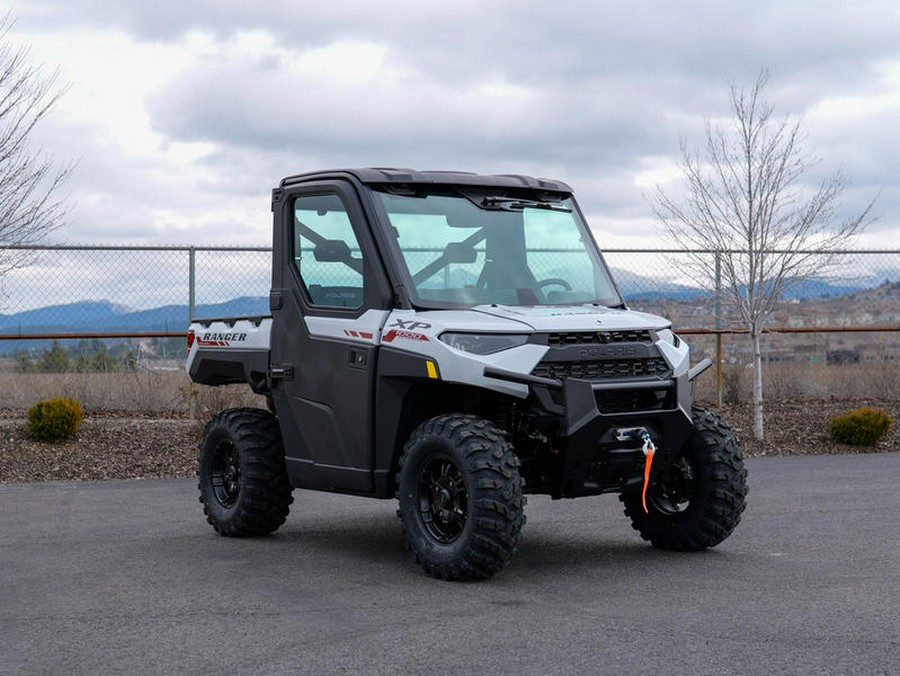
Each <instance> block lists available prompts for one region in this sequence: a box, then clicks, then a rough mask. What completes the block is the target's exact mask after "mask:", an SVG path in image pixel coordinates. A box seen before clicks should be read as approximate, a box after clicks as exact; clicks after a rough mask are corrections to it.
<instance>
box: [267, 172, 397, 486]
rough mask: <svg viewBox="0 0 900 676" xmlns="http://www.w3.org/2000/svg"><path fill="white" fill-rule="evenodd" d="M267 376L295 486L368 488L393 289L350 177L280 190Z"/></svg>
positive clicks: (275, 206) (275, 204) (276, 204)
mask: <svg viewBox="0 0 900 676" xmlns="http://www.w3.org/2000/svg"><path fill="white" fill-rule="evenodd" d="M273 210H274V212H275V231H276V233H277V235H276V246H275V251H274V252H273V257H274V265H273V288H272V295H271V299H270V307H271V310H272V316H273V326H272V337H271V363H270V383H271V391H272V398H273V402H274V405H275V410H276V411H277V413H278V420H279V424H280V426H281V433H282V437H283V439H284V444H285V451H286V456H287V467H288V473H289V475H290V478H291V482H292V483H293V485H294V486H296V487H305V488H314V489H322V490H333V491H342V492H351V493H360V494H369V493H372V492H373V490H374V481H373V469H374V468H373V464H374V451H373V436H374V419H373V412H374V387H375V373H376V362H377V360H378V342H379V339H380V331H381V328H382V326H383V324H384V322H385V320H386V318H387V316H388V313H389V307H390V298H391V294H390V287H389V285H388V283H387V280H386V275H385V273H384V269H383V266H382V264H381V261H380V259H379V257H378V255H377V251H376V249H375V246H374V243H373V240H372V234H371V227H370V224H369V223H368V221H367V218H366V215H365V213H364V211H363V209H362V207H361V205H360V202H359V198H358V195H357V193H356V190H355V188H354V187H353V185H352V184H350V183H349V182H347V181H340V180H336V181H321V182H316V183H309V184H304V185H302V186H298V187H292V188H289V189H285V190H284V191H282V192H280V193H279V191H276V194H275V199H273Z"/></svg>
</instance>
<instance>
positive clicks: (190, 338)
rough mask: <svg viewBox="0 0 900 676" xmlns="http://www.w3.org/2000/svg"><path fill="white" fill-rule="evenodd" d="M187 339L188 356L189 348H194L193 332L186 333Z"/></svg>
mask: <svg viewBox="0 0 900 676" xmlns="http://www.w3.org/2000/svg"><path fill="white" fill-rule="evenodd" d="M187 339H188V354H190V353H191V348H192V347H194V332H193V331H188V333H187Z"/></svg>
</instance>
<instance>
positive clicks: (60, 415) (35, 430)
mask: <svg viewBox="0 0 900 676" xmlns="http://www.w3.org/2000/svg"><path fill="white" fill-rule="evenodd" d="M83 418H84V411H82V410H81V404H79V403H78V402H77V401H76V400H75V399H70V398H68V397H66V398H62V397H57V398H55V399H44V400H43V401H39V402H38V403H36V404H35V405H34V406H32V407H31V408H30V409H28V431H29V432H30V433H31V435H32V436H33V437H37V438H38V439H68V438H69V437H74V436H75V433H76V432H77V431H78V428H79V427H80V426H81V421H82V419H83Z"/></svg>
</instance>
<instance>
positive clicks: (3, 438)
mask: <svg viewBox="0 0 900 676" xmlns="http://www.w3.org/2000/svg"><path fill="white" fill-rule="evenodd" d="M201 432H202V427H201V425H200V424H199V423H198V422H197V421H193V420H185V419H178V418H137V417H134V416H128V417H124V416H116V415H100V416H87V417H86V418H85V419H84V422H83V423H82V425H81V429H80V430H78V434H77V435H76V437H75V438H74V439H70V440H68V441H62V442H53V443H49V442H45V441H37V440H35V439H32V438H31V437H30V436H29V434H28V431H27V430H26V428H25V414H24V412H23V413H21V414H20V415H19V416H16V415H15V414H13V413H10V412H6V413H5V415H3V417H0V482H29V481H62V480H66V481H68V480H92V481H93V480H102V479H163V478H177V477H187V476H194V475H195V474H196V471H197V443H198V441H199V440H200V435H201Z"/></svg>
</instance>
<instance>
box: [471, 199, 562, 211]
mask: <svg viewBox="0 0 900 676" xmlns="http://www.w3.org/2000/svg"><path fill="white" fill-rule="evenodd" d="M478 206H480V207H481V208H483V209H502V210H504V211H522V209H547V210H548V211H564V212H566V213H571V212H572V209H570V208H569V207H567V206H565V205H564V204H559V203H554V202H542V201H540V200H528V199H522V198H512V197H484V198H482V200H481V202H480V203H479V205H478Z"/></svg>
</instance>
